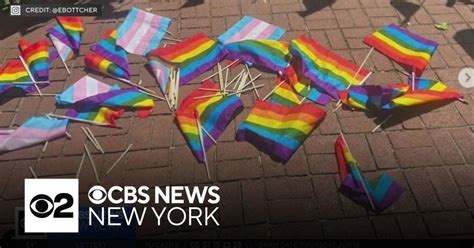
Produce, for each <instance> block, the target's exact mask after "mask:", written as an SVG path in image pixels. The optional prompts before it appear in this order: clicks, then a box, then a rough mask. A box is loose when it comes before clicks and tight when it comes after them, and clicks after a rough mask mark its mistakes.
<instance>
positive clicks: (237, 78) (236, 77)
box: [225, 70, 244, 89]
mask: <svg viewBox="0 0 474 248" xmlns="http://www.w3.org/2000/svg"><path fill="white" fill-rule="evenodd" d="M243 73H244V70H242V71H240V72H239V74H237V76H235V77H234V78H233V79H232V80H230V82H229V83H228V84H227V85H226V87H225V88H226V89H227V87H229V86H231V85H232V84H233V83H234V82H236V81H237V82H238V81H239V80H240V78H241V77H242V74H243ZM234 86H235V85H234ZM234 89H235V88H234Z"/></svg>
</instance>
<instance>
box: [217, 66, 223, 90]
mask: <svg viewBox="0 0 474 248" xmlns="http://www.w3.org/2000/svg"><path fill="white" fill-rule="evenodd" d="M217 75H218V76H219V77H218V78H219V88H220V89H221V91H224V79H223V78H222V67H221V63H219V62H218V63H217Z"/></svg>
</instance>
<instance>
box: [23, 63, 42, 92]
mask: <svg viewBox="0 0 474 248" xmlns="http://www.w3.org/2000/svg"><path fill="white" fill-rule="evenodd" d="M18 58H20V60H21V63H22V64H23V67H25V69H26V72H27V73H28V76H30V79H31V81H32V82H33V83H34V84H33V85H34V86H35V89H36V91H37V92H38V94H39V95H40V96H42V95H43V93H42V92H41V90H40V88H39V87H38V85H37V84H36V80H35V77H33V74H31V71H30V68H28V65H27V64H26V62H25V60H24V59H23V57H22V56H21V55H19V56H18Z"/></svg>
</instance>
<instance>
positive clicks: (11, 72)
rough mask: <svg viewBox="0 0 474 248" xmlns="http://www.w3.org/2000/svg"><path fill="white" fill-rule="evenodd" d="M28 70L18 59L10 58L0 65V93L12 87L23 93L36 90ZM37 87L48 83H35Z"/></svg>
mask: <svg viewBox="0 0 474 248" xmlns="http://www.w3.org/2000/svg"><path fill="white" fill-rule="evenodd" d="M28 83H32V82H31V79H30V77H29V76H28V72H27V71H26V69H25V67H24V66H23V64H22V63H21V61H20V60H18V59H17V60H10V61H8V62H7V64H6V65H5V66H4V67H0V94H3V93H5V92H7V91H9V90H11V89H13V88H18V89H21V90H22V91H24V92H25V93H32V92H36V88H35V87H34V85H33V84H28ZM37 86H38V87H39V88H43V87H46V86H48V83H39V84H37Z"/></svg>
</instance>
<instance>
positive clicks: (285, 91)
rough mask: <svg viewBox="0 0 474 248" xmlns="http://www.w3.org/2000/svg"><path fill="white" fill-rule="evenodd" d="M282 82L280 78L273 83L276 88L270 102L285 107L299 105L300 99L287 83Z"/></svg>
mask: <svg viewBox="0 0 474 248" xmlns="http://www.w3.org/2000/svg"><path fill="white" fill-rule="evenodd" d="M281 82H282V80H281V78H278V80H276V82H275V87H278V88H277V89H276V90H275V91H274V92H273V93H272V95H271V97H270V102H271V103H275V104H280V105H283V106H287V107H292V106H297V105H301V103H300V99H298V96H297V95H296V93H295V92H294V91H293V88H292V87H291V85H290V84H289V83H287V82H283V83H282V84H281V85H280V83H281Z"/></svg>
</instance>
